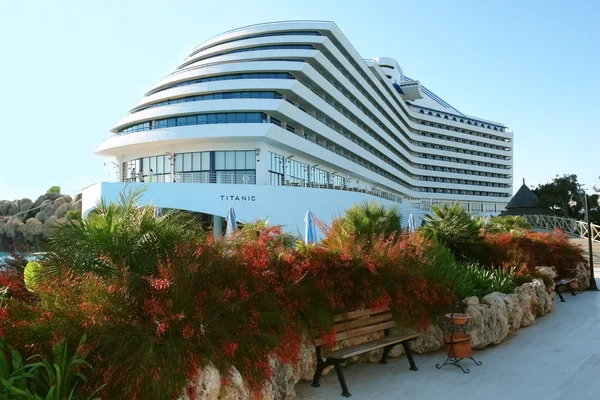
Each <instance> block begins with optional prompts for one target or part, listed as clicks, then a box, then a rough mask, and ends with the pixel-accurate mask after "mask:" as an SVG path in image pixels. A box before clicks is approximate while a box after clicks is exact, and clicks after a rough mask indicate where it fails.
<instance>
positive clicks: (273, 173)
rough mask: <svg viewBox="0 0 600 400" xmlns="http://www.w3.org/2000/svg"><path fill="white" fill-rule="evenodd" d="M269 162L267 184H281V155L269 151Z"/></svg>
mask: <svg viewBox="0 0 600 400" xmlns="http://www.w3.org/2000/svg"><path fill="white" fill-rule="evenodd" d="M269 154H270V155H271V163H270V164H269V185H276V186H279V185H283V156H282V155H279V154H276V153H271V152H269Z"/></svg>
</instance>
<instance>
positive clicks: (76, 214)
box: [66, 210, 81, 220]
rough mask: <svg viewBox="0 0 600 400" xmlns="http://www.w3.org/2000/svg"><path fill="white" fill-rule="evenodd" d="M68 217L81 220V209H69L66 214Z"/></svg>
mask: <svg viewBox="0 0 600 400" xmlns="http://www.w3.org/2000/svg"><path fill="white" fill-rule="evenodd" d="M66 217H67V219H69V220H71V219H74V220H80V219H81V210H69V211H67V214H66Z"/></svg>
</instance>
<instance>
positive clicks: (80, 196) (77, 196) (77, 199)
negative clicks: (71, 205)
mask: <svg viewBox="0 0 600 400" xmlns="http://www.w3.org/2000/svg"><path fill="white" fill-rule="evenodd" d="M82 198H83V196H82V194H81V193H77V194H76V195H75V198H74V199H73V201H74V202H78V201H81V199H82Z"/></svg>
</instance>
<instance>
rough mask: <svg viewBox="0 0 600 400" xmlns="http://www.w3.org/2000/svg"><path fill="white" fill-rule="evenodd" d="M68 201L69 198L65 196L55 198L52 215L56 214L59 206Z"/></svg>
mask: <svg viewBox="0 0 600 400" xmlns="http://www.w3.org/2000/svg"><path fill="white" fill-rule="evenodd" d="M66 202H67V200H66V199H65V198H64V197H59V198H58V199H56V200H54V203H52V215H54V214H56V210H58V208H59V207H60V206H62V205H63V204H65V203H66Z"/></svg>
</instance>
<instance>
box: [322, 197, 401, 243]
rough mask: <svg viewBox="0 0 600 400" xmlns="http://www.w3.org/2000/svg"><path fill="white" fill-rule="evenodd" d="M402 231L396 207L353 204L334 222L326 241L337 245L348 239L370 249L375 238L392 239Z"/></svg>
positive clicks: (376, 203) (375, 204)
mask: <svg viewBox="0 0 600 400" xmlns="http://www.w3.org/2000/svg"><path fill="white" fill-rule="evenodd" d="M401 230H402V215H401V214H400V212H399V211H398V208H397V207H389V208H388V207H385V206H384V205H382V204H381V203H378V202H364V203H360V204H355V205H353V206H352V207H351V208H349V209H348V210H346V212H345V214H344V216H343V217H341V218H339V219H338V220H336V221H334V223H333V225H332V227H331V232H330V233H329V235H328V239H327V240H329V241H330V242H331V240H336V241H337V242H338V243H339V244H343V243H345V242H347V241H348V240H349V239H350V238H352V239H355V240H356V241H357V242H360V243H362V244H364V245H365V246H367V247H370V246H371V244H372V242H373V240H374V239H376V238H381V237H383V238H389V239H394V237H397V236H398V234H400V233H401Z"/></svg>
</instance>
